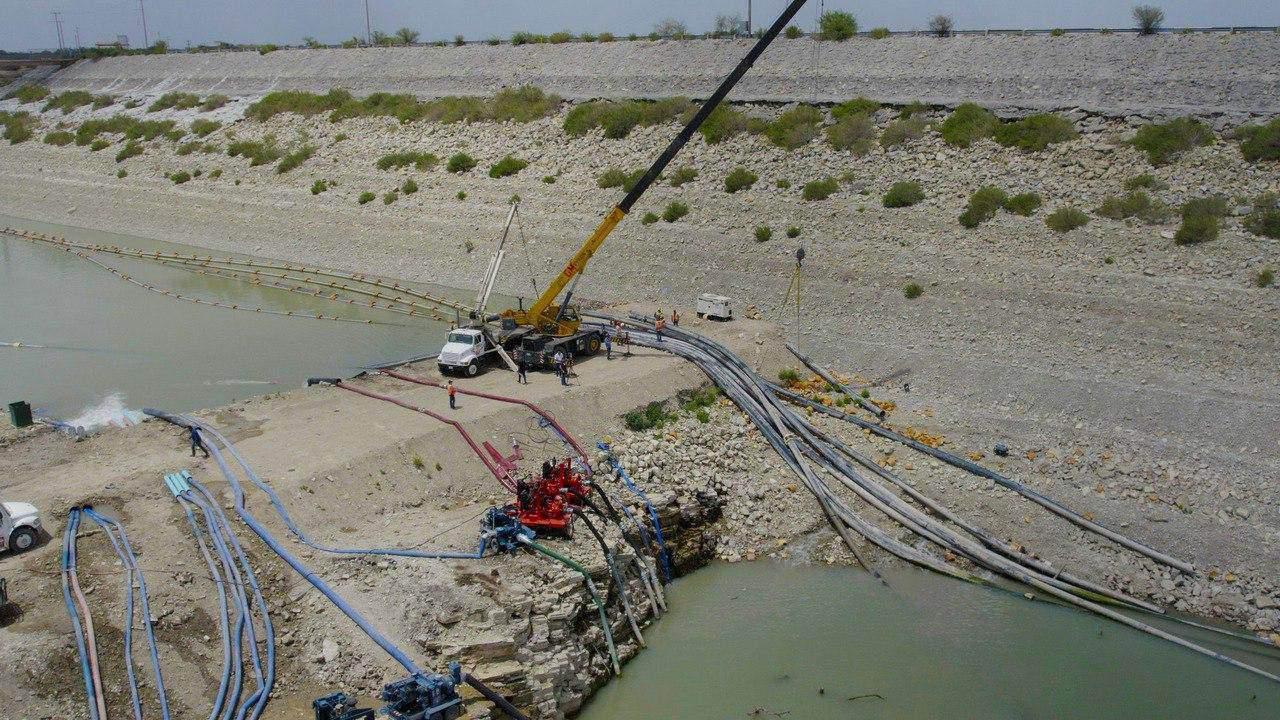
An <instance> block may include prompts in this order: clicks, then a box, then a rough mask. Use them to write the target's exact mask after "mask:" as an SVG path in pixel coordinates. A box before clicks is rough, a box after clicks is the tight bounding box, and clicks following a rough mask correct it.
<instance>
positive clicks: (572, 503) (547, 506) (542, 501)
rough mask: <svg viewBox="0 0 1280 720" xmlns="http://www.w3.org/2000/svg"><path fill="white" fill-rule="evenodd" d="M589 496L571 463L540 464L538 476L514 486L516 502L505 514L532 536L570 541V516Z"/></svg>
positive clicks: (585, 485)
mask: <svg viewBox="0 0 1280 720" xmlns="http://www.w3.org/2000/svg"><path fill="white" fill-rule="evenodd" d="M590 493H591V489H590V488H589V487H588V486H587V484H586V483H585V482H583V480H582V476H581V475H579V474H578V473H577V472H575V471H574V469H573V461H572V460H570V459H568V458H565V459H564V460H561V461H559V462H556V463H552V462H550V461H548V462H544V463H543V464H542V473H541V474H540V475H535V476H533V477H532V478H530V479H529V480H524V479H521V480H519V481H518V482H517V483H516V502H515V504H514V507H511V506H509V507H508V511H507V514H509V515H513V516H514V517H515V518H516V519H517V520H519V521H520V524H521V525H524V526H525V527H527V528H529V529H531V530H533V531H534V532H536V533H539V534H543V535H560V536H563V537H573V519H574V513H576V512H578V511H580V510H581V509H582V506H583V504H584V502H585V500H586V497H587V496H588V495H589V494H590Z"/></svg>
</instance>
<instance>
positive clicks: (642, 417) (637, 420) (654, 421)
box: [622, 400, 676, 432]
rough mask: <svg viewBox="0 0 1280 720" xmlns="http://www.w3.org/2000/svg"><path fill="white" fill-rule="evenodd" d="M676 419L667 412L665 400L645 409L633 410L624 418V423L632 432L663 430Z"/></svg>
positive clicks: (651, 404) (653, 403) (657, 401)
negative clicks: (664, 426) (663, 427)
mask: <svg viewBox="0 0 1280 720" xmlns="http://www.w3.org/2000/svg"><path fill="white" fill-rule="evenodd" d="M675 419H676V416H675V415H674V414H672V413H671V412H669V411H668V410H667V403H666V402H665V401H663V400H655V401H653V402H651V403H649V404H648V405H646V406H644V409H641V410H632V411H630V412H628V413H626V414H624V415H623V416H622V421H623V422H624V423H626V425H627V429H629V430H631V431H632V432H644V431H645V430H654V429H657V428H661V427H662V426H663V425H665V424H666V423H668V422H671V421H672V420H675Z"/></svg>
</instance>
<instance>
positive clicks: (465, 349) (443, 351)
mask: <svg viewBox="0 0 1280 720" xmlns="http://www.w3.org/2000/svg"><path fill="white" fill-rule="evenodd" d="M492 352H494V346H493V345H492V344H490V343H489V339H488V338H487V337H485V334H484V333H483V332H481V331H480V330H478V329H476V328H457V329H456V330H450V331H449V339H448V340H447V341H446V342H445V344H444V347H442V348H440V356H439V357H438V358H437V359H436V364H437V365H439V367H440V372H441V373H442V374H444V375H448V374H449V373H452V372H460V373H463V374H465V375H467V376H475V375H478V374H479V373H480V363H482V362H484V356H485V355H488V354H489V353H492Z"/></svg>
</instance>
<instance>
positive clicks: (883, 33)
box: [867, 27, 890, 40]
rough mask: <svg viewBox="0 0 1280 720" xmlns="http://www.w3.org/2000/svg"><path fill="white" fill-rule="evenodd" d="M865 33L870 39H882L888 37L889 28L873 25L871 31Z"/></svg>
mask: <svg viewBox="0 0 1280 720" xmlns="http://www.w3.org/2000/svg"><path fill="white" fill-rule="evenodd" d="M867 35H868V36H869V37H870V38H871V39H872V40H883V39H885V38H887V37H889V35H890V33H889V28H887V27H874V28H871V32H869V33H867Z"/></svg>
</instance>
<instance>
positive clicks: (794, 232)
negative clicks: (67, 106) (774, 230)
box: [787, 225, 800, 239]
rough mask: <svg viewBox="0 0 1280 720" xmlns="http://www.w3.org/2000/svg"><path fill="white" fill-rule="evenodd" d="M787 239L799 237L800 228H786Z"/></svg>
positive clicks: (793, 226)
mask: <svg viewBox="0 0 1280 720" xmlns="http://www.w3.org/2000/svg"><path fill="white" fill-rule="evenodd" d="M787 237H789V238H792V239H795V238H798V237H800V228H799V227H796V226H795V225H792V226H791V227H789V228H787Z"/></svg>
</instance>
